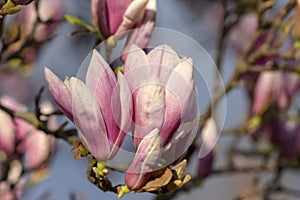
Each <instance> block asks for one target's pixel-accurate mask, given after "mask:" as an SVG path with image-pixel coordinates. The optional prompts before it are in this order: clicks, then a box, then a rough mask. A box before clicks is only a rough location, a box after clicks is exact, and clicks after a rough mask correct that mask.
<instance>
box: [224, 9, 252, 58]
mask: <svg viewBox="0 0 300 200" xmlns="http://www.w3.org/2000/svg"><path fill="white" fill-rule="evenodd" d="M257 27H258V16H257V15H256V13H249V14H245V15H243V16H242V17H241V19H240V21H239V23H238V24H237V25H236V26H235V27H234V28H233V29H232V30H231V32H230V33H229V41H230V42H231V43H232V44H233V46H234V47H235V49H236V50H237V51H238V53H242V52H243V50H244V48H245V47H246V46H247V45H248V43H249V42H250V40H251V38H252V36H253V35H254V33H255V31H256V29H257Z"/></svg>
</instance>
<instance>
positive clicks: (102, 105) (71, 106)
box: [45, 50, 131, 161]
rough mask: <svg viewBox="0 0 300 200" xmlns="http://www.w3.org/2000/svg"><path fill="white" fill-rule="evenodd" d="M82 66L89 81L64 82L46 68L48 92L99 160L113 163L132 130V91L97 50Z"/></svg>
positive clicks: (74, 80)
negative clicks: (85, 67)
mask: <svg viewBox="0 0 300 200" xmlns="http://www.w3.org/2000/svg"><path fill="white" fill-rule="evenodd" d="M82 66H88V71H87V73H86V81H85V83H83V82H82V81H81V80H79V79H77V78H75V77H72V78H70V79H69V78H66V79H65V81H64V82H62V81H61V80H60V79H59V78H58V77H57V76H56V75H55V74H54V73H53V72H51V71H50V70H49V69H48V68H45V79H46V82H47V85H48V89H49V91H50V93H51V95H52V97H53V99H54V101H55V102H56V103H57V105H58V106H59V108H60V109H61V111H62V112H63V113H64V114H65V115H66V116H67V117H68V118H69V119H70V120H71V121H72V122H73V123H74V124H75V126H76V127H77V128H78V130H79V134H80V136H81V138H82V140H83V143H84V144H85V145H86V147H87V148H88V149H89V151H90V152H91V153H92V154H93V155H94V156H95V157H96V158H97V159H99V160H102V161H105V160H109V159H112V158H113V157H114V156H115V154H116V153H117V150H118V148H119V147H120V146H121V144H122V142H123V140H124V138H125V135H126V132H127V131H128V129H129V126H130V121H131V119H130V107H131V101H130V99H131V98H130V91H129V88H128V86H127V83H126V81H125V78H124V76H123V75H122V74H121V73H118V78H117V79H116V76H115V74H114V72H113V71H112V70H111V68H110V67H109V65H108V64H107V63H106V61H105V60H104V59H103V58H102V56H101V55H100V54H99V53H98V52H97V51H96V50H94V51H93V52H92V53H91V56H88V57H87V58H86V59H85V61H84V62H83V64H82Z"/></svg>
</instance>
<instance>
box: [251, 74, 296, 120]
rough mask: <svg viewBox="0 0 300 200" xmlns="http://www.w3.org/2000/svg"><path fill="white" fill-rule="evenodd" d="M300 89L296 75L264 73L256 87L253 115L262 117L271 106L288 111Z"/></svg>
mask: <svg viewBox="0 0 300 200" xmlns="http://www.w3.org/2000/svg"><path fill="white" fill-rule="evenodd" d="M299 87H300V81H299V77H298V75H296V74H292V73H284V72H273V71H271V72H262V73H261V74H260V75H259V77H258V79H257V83H256V85H255V90H254V96H253V104H252V113H253V114H256V115H261V114H263V113H264V111H265V110H266V109H267V108H268V107H269V105H270V104H273V105H275V106H276V107H277V108H279V109H281V110H285V109H287V107H288V106H289V104H290V101H291V99H292V98H293V97H294V96H295V94H296V92H297V91H298V89H299Z"/></svg>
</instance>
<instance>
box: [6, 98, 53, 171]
mask: <svg viewBox="0 0 300 200" xmlns="http://www.w3.org/2000/svg"><path fill="white" fill-rule="evenodd" d="M0 102H1V104H3V105H4V106H6V107H8V108H10V109H12V110H15V111H26V108H25V107H24V106H23V105H21V104H20V103H18V102H17V101H15V100H14V99H12V98H10V97H8V96H3V97H1V99H0ZM47 104H48V105H46V107H45V104H42V107H41V111H42V112H44V113H45V114H47V113H50V111H49V106H50V105H49V103H47ZM47 107H48V108H47ZM51 107H52V106H51ZM45 109H46V110H45ZM47 109H48V111H47ZM51 110H53V109H52V108H51ZM0 115H1V117H0V124H3V125H2V126H0V151H3V152H5V153H6V156H10V155H11V154H12V153H13V151H17V152H18V153H21V154H23V155H24V156H25V160H24V162H25V163H24V165H25V167H27V168H28V169H32V170H33V169H39V168H40V167H44V166H45V165H43V164H44V162H45V161H46V160H48V157H49V155H50V154H51V153H53V151H54V148H55V146H56V142H55V139H54V138H53V137H52V136H48V135H46V134H45V133H44V132H42V131H39V130H37V129H36V128H35V127H33V126H32V125H31V124H29V123H27V122H25V121H23V120H22V119H18V118H14V119H12V118H11V117H10V116H9V115H8V114H7V113H5V112H3V111H0ZM4 123H5V125H4ZM48 128H49V129H56V128H57V124H56V120H55V119H54V118H51V117H50V119H49V125H48ZM16 147H17V148H16Z"/></svg>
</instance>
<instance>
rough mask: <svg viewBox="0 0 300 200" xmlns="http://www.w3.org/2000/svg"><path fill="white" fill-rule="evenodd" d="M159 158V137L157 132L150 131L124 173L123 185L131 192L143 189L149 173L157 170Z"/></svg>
mask: <svg viewBox="0 0 300 200" xmlns="http://www.w3.org/2000/svg"><path fill="white" fill-rule="evenodd" d="M160 156H161V137H160V135H159V130H158V129H154V130H152V131H151V132H150V133H149V134H148V135H147V136H146V137H144V138H143V140H142V141H141V143H140V145H139V147H138V149H137V152H136V154H135V156H134V159H133V161H132V163H131V165H130V167H129V169H128V171H127V172H126V175H125V183H126V185H127V186H128V187H129V188H131V189H132V190H138V189H140V188H141V187H143V186H144V185H145V184H146V183H147V181H148V179H149V178H150V176H151V173H152V172H153V171H155V170H157V169H158V163H159V160H160Z"/></svg>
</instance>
